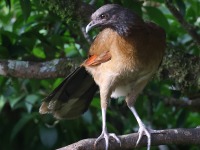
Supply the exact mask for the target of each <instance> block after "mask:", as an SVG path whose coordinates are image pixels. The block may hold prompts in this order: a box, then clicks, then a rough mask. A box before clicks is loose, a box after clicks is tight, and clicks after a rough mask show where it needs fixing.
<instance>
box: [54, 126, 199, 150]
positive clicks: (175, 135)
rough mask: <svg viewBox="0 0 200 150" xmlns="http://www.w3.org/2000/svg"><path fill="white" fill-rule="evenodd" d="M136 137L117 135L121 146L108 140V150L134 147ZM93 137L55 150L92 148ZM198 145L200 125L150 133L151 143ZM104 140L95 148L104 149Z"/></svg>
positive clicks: (135, 134) (143, 140)
mask: <svg viewBox="0 0 200 150" xmlns="http://www.w3.org/2000/svg"><path fill="white" fill-rule="evenodd" d="M137 138H138V133H132V134H127V135H122V136H119V139H120V140H121V147H120V146H119V144H118V143H117V142H116V141H113V140H112V141H111V140H110V145H109V150H128V149H133V148H135V143H136V141H137ZM94 142H95V139H84V140H81V141H78V142H76V143H73V144H71V145H68V146H65V147H62V148H59V149H57V150H94ZM166 144H176V145H189V144H190V145H191V144H195V145H199V144H200V127H197V128H193V129H167V130H162V133H159V134H158V133H154V134H152V145H153V146H158V145H166ZM146 146H147V139H146V136H145V137H142V140H141V141H140V143H139V144H138V146H137V148H139V147H146ZM104 149H105V146H104V141H103V140H102V141H100V142H99V143H98V144H97V146H96V149H95V150H104Z"/></svg>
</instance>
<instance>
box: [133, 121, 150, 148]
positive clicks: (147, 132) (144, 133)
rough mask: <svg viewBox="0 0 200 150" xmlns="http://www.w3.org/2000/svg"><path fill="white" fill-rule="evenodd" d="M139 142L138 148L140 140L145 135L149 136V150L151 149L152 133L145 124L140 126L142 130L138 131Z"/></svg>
mask: <svg viewBox="0 0 200 150" xmlns="http://www.w3.org/2000/svg"><path fill="white" fill-rule="evenodd" d="M138 134H139V137H138V140H137V142H136V146H137V145H138V144H139V142H140V140H141V139H142V136H143V135H146V136H147V150H150V147H151V132H150V131H149V130H148V129H147V128H146V127H145V125H144V124H142V125H140V128H139V130H138Z"/></svg>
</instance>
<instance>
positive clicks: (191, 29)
mask: <svg viewBox="0 0 200 150" xmlns="http://www.w3.org/2000/svg"><path fill="white" fill-rule="evenodd" d="M165 4H166V6H167V8H168V9H169V10H170V12H171V13H172V14H173V15H174V17H175V18H176V19H177V20H178V21H179V23H180V24H181V25H182V27H183V28H184V29H185V30H186V31H187V32H188V33H189V34H190V36H191V37H192V38H193V39H194V40H195V42H196V43H197V45H198V46H199V47H200V35H198V34H197V29H196V27H194V26H193V25H191V24H189V23H188V22H187V21H186V20H185V19H184V17H183V16H182V15H181V13H180V12H179V11H178V10H177V9H176V7H174V5H173V4H172V3H171V2H170V0H165Z"/></svg>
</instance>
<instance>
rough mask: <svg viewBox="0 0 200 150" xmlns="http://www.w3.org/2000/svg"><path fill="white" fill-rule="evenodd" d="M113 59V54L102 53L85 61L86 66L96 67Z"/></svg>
mask: <svg viewBox="0 0 200 150" xmlns="http://www.w3.org/2000/svg"><path fill="white" fill-rule="evenodd" d="M110 59H111V54H110V52H109V51H106V52H103V53H101V54H100V55H99V56H98V55H92V56H90V57H89V58H88V59H86V60H85V62H84V65H86V66H96V65H99V64H101V63H104V62H107V61H109V60H110Z"/></svg>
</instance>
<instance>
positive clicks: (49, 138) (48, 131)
mask: <svg viewBox="0 0 200 150" xmlns="http://www.w3.org/2000/svg"><path fill="white" fill-rule="evenodd" d="M57 139H58V132H57V130H56V128H53V127H45V126H40V140H41V141H42V143H43V144H44V146H46V147H48V148H52V147H53V146H54V144H55V143H56V141H57Z"/></svg>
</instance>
